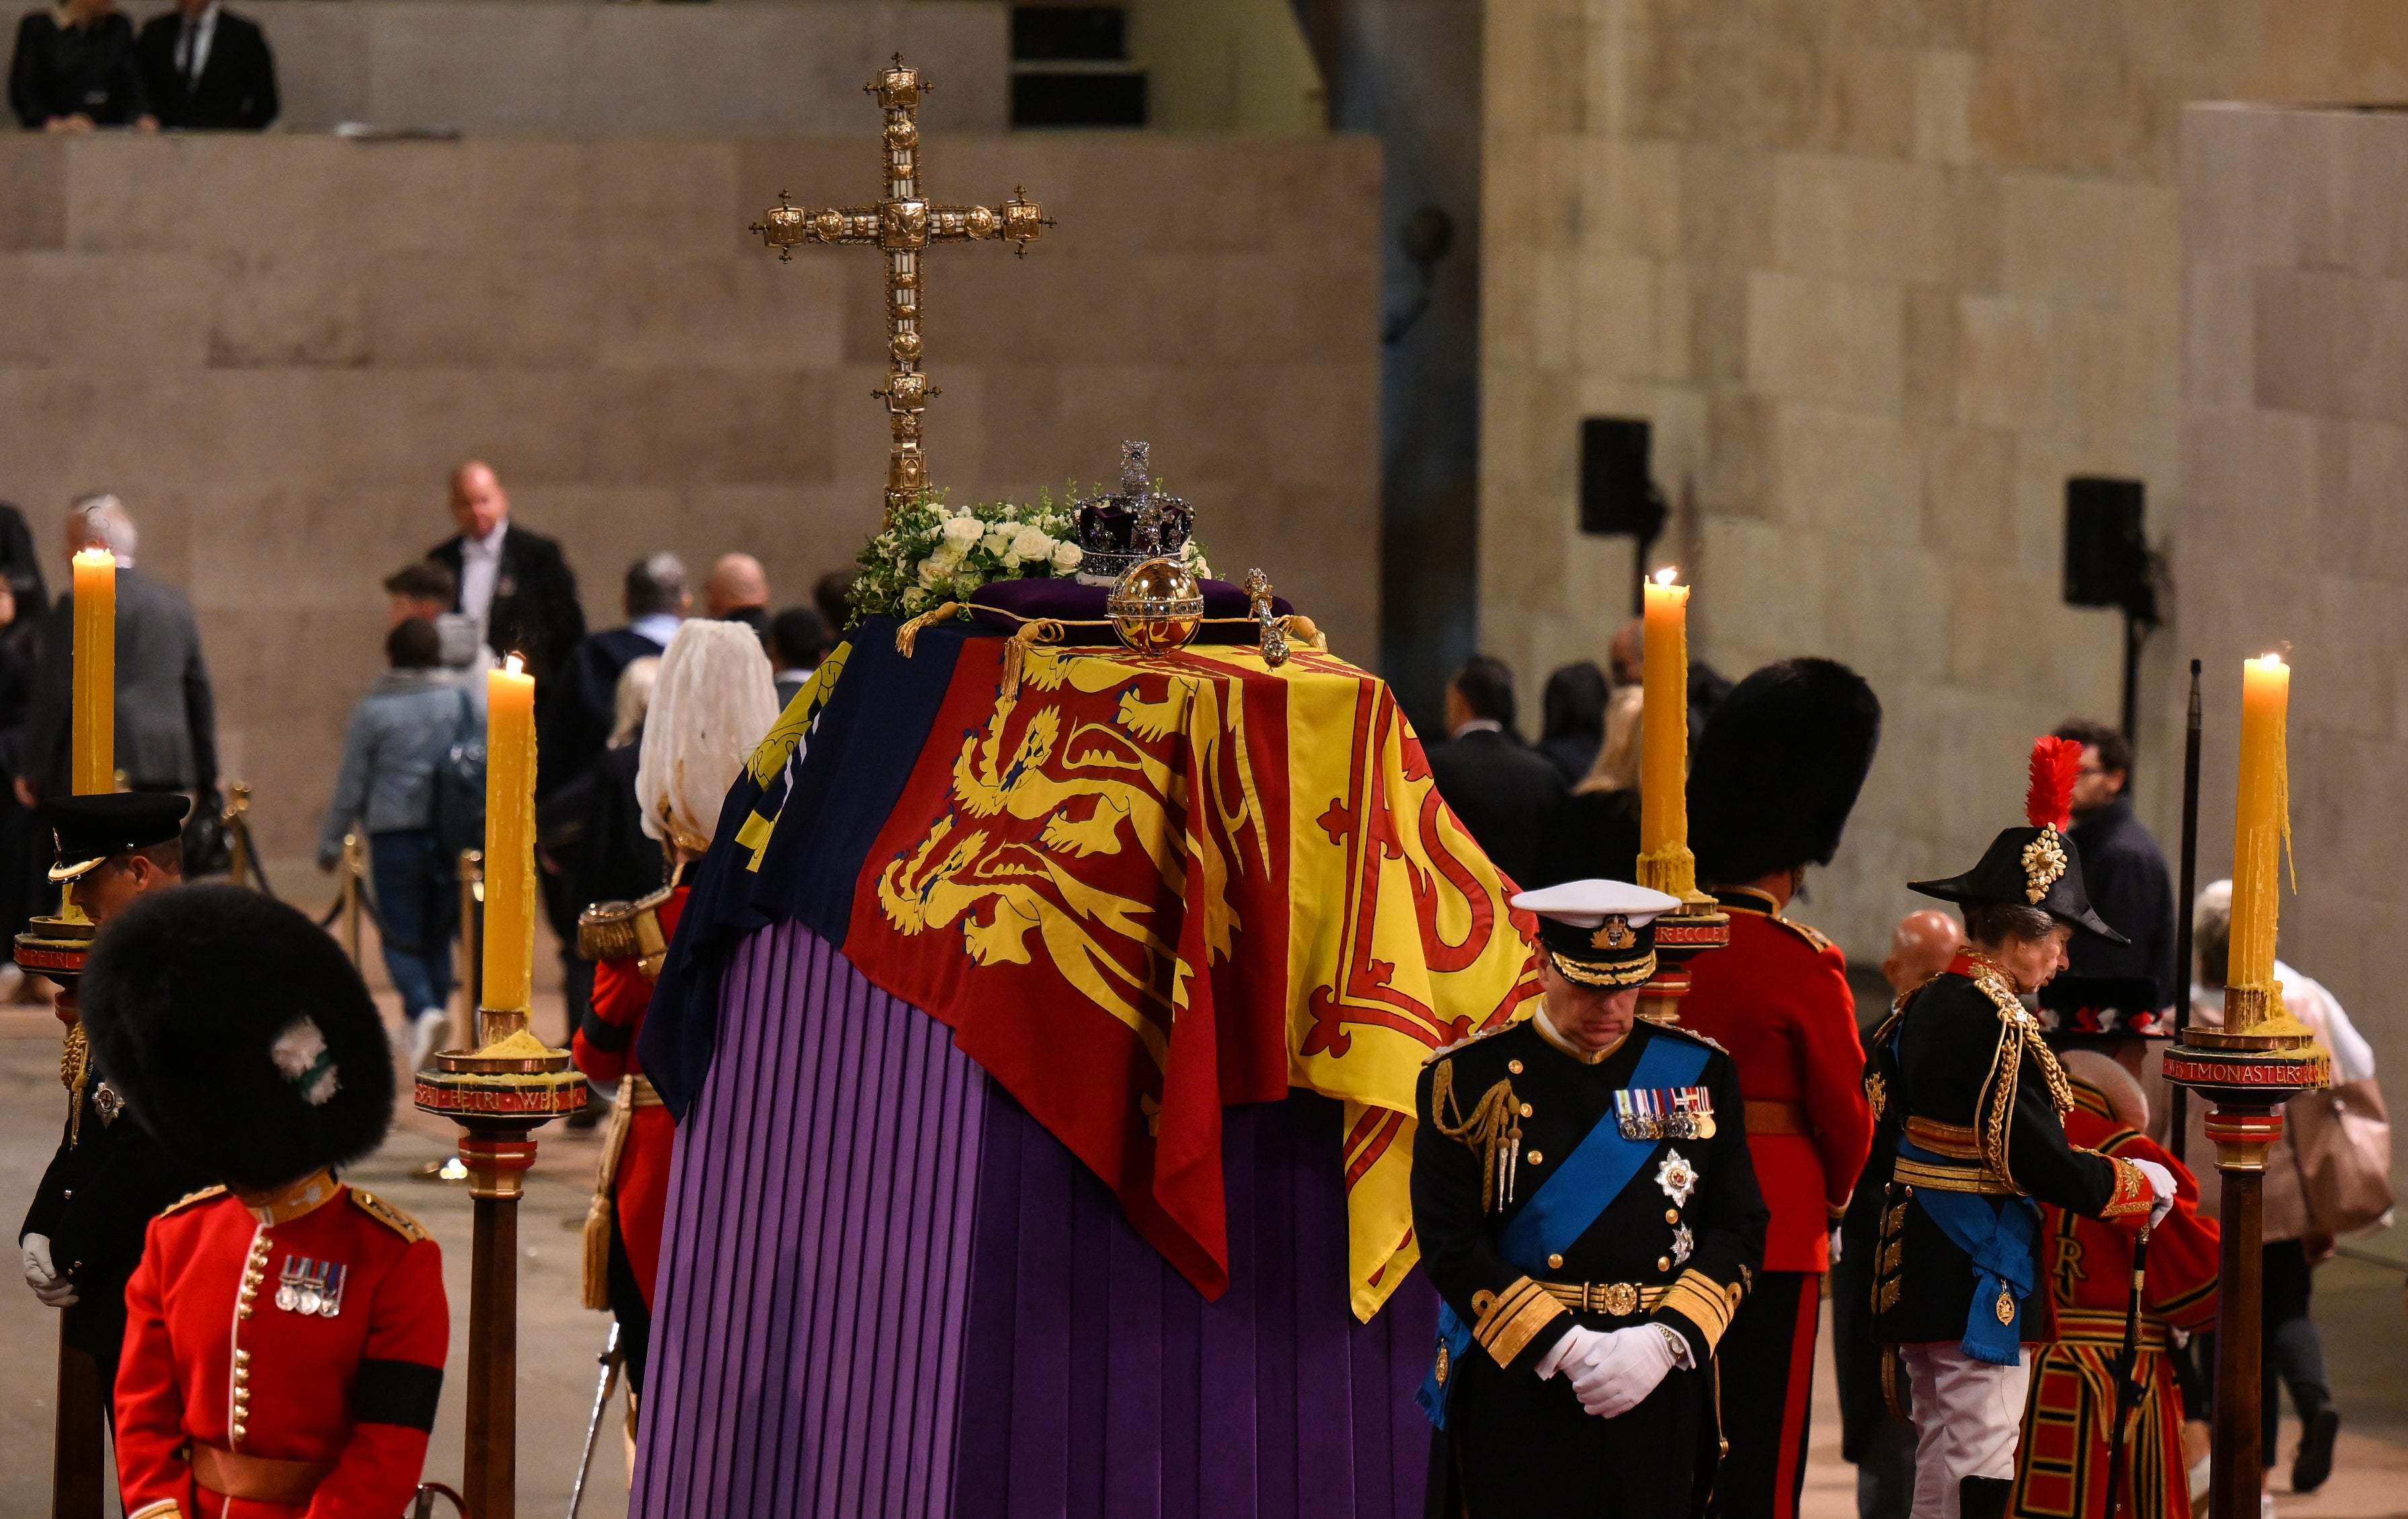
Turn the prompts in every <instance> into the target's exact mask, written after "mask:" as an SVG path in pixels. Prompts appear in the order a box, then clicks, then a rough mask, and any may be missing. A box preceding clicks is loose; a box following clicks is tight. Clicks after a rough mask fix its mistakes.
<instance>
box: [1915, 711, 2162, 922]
mask: <svg viewBox="0 0 2408 1519" xmlns="http://www.w3.org/2000/svg"><path fill="white" fill-rule="evenodd" d="M2081 767H2082V745H2081V744H2079V743H2077V742H2075V741H2074V740H2073V739H2071V738H2035V739H2033V740H2032V752H2031V786H2030V789H2028V791H2026V792H2025V793H2024V821H2025V826H2023V827H2020V828H2009V829H2007V830H2006V831H2005V832H2003V833H2001V834H2000V835H1999V837H1998V838H1994V839H1992V840H1991V841H1990V847H1989V848H1988V849H1987V850H1985V851H1984V852H1983V853H1982V860H1981V863H1980V864H1979V865H1976V866H1974V867H1973V868H1972V869H1971V870H1968V871H1966V872H1965V873H1964V874H1963V875H1961V876H1951V877H1949V878H1948V879H1947V880H1945V881H1908V882H1907V888H1908V890H1910V891H1917V892H1921V893H1922V894H1923V895H1924V896H1936V897H1938V898H1940V899H1941V900H1942V901H1943V902H1996V903H2004V904H2008V905H2011V906H2014V907H2036V908H2039V909H2040V910H2042V911H2043V912H2046V913H2047V914H2048V915H2049V916H2051V917H2053V918H2055V919H2057V921H2058V922H2060V923H2069V924H2072V925H2073V926H2074V927H2076V928H2078V929H2080V930H2081V931H2083V932H2084V933H2087V934H2096V935H2097V936H2099V937H2100V939H2106V940H2107V941H2108V942H2109V943H2111V944H2128V943H2130V942H2131V940H2129V939H2126V938H2125V937H2124V936H2123V935H2122V934H2119V933H2117V932H2116V931H2115V930H2114V929H2113V928H2111V927H2109V926H2108V925H2107V924H2105V923H2104V922H2102V921H2101V920H2100V916H2099V914H2098V913H2097V912H2095V911H2093V910H2091V907H2090V894H2089V892H2087V891H2086V890H2085V889H2084V888H2083V884H2082V861H2081V859H2080V858H2079V857H2078V856H2077V855H2076V854H2075V853H2074V849H2073V845H2072V843H2071V841H2070V840H2069V839H2067V838H2066V837H2065V829H2066V826H2067V824H2069V823H2070V822H2071V819H2072V814H2073V778H2074V775H2075V773H2076V772H2077V771H2078V770H2079V769H2080V768H2081Z"/></svg>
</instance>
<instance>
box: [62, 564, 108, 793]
mask: <svg viewBox="0 0 2408 1519" xmlns="http://www.w3.org/2000/svg"><path fill="white" fill-rule="evenodd" d="M72 715H73V724H72V727H71V730H70V738H69V743H70V745H71V747H70V750H69V752H68V774H69V776H70V777H71V785H72V788H73V790H74V792H75V794H76V795H79V796H88V795H92V794H93V793H95V792H105V791H115V790H116V789H117V556H116V555H115V554H113V553H111V552H108V550H107V549H83V550H79V551H78V552H77V553H76V556H75V694H74V710H73V714H72Z"/></svg>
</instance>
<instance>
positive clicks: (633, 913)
mask: <svg viewBox="0 0 2408 1519" xmlns="http://www.w3.org/2000/svg"><path fill="white" fill-rule="evenodd" d="M676 891H677V885H676V883H675V882H674V881H672V882H671V883H670V884H668V885H667V886H664V887H662V888H661V889H660V890H659V891H656V892H654V893H652V895H651V896H643V897H638V899H636V900H635V901H633V902H596V903H595V904H594V905H593V906H592V907H590V908H587V909H586V910H584V911H582V912H581V913H579V914H578V915H577V953H579V954H581V955H583V956H584V957H585V958H586V959H588V960H592V961H594V962H595V963H596V964H597V965H598V964H599V963H601V962H602V961H604V960H625V959H633V960H634V961H635V962H636V968H638V970H641V971H642V972H643V973H644V975H645V978H646V979H647V980H658V979H659V977H660V973H661V965H662V963H663V962H664V961H666V960H667V958H668V948H669V947H668V939H667V936H666V935H664V934H663V933H662V932H661V906H662V904H663V903H665V902H667V900H668V899H669V897H670V896H671V895H672V894H674V893H675V892H676Z"/></svg>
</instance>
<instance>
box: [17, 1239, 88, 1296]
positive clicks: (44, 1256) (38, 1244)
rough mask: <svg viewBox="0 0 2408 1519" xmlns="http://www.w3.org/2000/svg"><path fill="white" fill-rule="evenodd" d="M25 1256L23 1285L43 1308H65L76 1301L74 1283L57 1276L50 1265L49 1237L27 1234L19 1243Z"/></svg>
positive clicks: (57, 1272) (57, 1273)
mask: <svg viewBox="0 0 2408 1519" xmlns="http://www.w3.org/2000/svg"><path fill="white" fill-rule="evenodd" d="M21 1242H22V1244H23V1246H24V1254H25V1285H27V1286H29V1287H31V1288H33V1289H34V1296H35V1297H39V1298H40V1299H41V1300H42V1306H44V1307H45V1308H65V1307H68V1306H70V1305H71V1304H73V1303H74V1302H75V1301H76V1290H75V1283H72V1282H69V1281H67V1280H66V1279H65V1278H64V1277H62V1276H60V1275H59V1269H58V1268H57V1267H55V1266H53V1265H51V1264H50V1236H49V1235H47V1234H29V1235H27V1236H25V1238H24V1240H22V1241H21Z"/></svg>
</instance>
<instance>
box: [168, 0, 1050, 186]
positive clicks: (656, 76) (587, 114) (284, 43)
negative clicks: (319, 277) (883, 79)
mask: <svg viewBox="0 0 2408 1519" xmlns="http://www.w3.org/2000/svg"><path fill="white" fill-rule="evenodd" d="M164 8H165V7H155V6H152V7H136V9H135V10H134V11H133V12H132V13H133V14H134V15H135V16H136V21H141V20H146V19H148V16H149V15H150V13H152V12H154V11H156V10H160V9H164ZM239 8H240V9H241V11H242V12H243V14H245V15H247V16H249V17H251V19H252V20H253V21H258V22H259V23H260V25H262V26H263V27H265V28H266V30H267V41H268V46H269V47H270V48H271V49H273V50H275V53H276V64H277V86H278V90H279V93H280V94H281V96H282V99H283V105H284V113H283V116H282V118H281V119H280V120H279V122H277V130H279V131H283V132H323V131H325V130H327V129H328V128H329V127H332V126H334V125H335V124H336V123H337V122H363V123H366V124H369V125H374V126H380V127H404V128H407V127H442V128H450V129H452V130H454V131H459V132H465V133H467V134H468V135H470V136H494V135H505V136H623V137H624V136H815V135H822V134H836V133H853V132H859V131H863V130H865V127H864V123H865V122H867V123H869V124H870V125H873V126H874V125H875V124H876V122H877V116H876V114H875V113H876V107H875V106H873V105H872V104H871V103H870V102H869V101H868V100H867V98H866V97H865V96H864V95H863V94H862V93H861V86H862V83H863V81H865V80H867V79H868V78H869V76H870V74H871V73H872V72H873V71H874V70H875V69H876V68H877V67H878V66H879V65H880V64H883V63H885V62H886V59H887V55H888V54H889V53H891V52H893V51H895V50H898V49H899V50H902V52H903V53H904V54H905V56H906V57H907V58H908V59H909V60H910V63H911V64H913V65H914V66H916V67H918V68H919V69H921V70H922V71H923V73H924V75H925V77H926V78H927V79H929V80H930V81H931V82H932V83H933V84H934V85H935V86H936V88H935V89H933V90H931V91H930V92H929V93H928V96H927V103H926V104H925V106H924V107H922V110H921V116H920V120H921V122H922V124H923V125H925V126H926V127H927V128H928V129H929V130H931V131H937V132H996V131H1001V130H1002V129H1003V126H1004V124H1005V120H1006V115H1007V107H1006V100H1005V95H1006V91H1007V88H1008V82H1007V80H1006V78H1005V65H1004V60H1005V58H1007V57H1008V56H1009V48H1008V47H1007V44H1006V41H1005V28H1006V26H1007V24H1008V21H1009V17H1008V12H1007V9H1006V7H1003V6H999V5H995V4H991V3H988V0H911V3H909V4H906V3H903V0H792V3H780V4H755V3H748V0H720V3H718V4H714V5H710V6H631V5H598V4H595V3H593V0H518V3H515V4H510V5H495V4H493V3H492V0H242V4H241V6H240V7H239ZM772 188H773V189H774V188H775V187H774V186H773V187H772Z"/></svg>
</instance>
